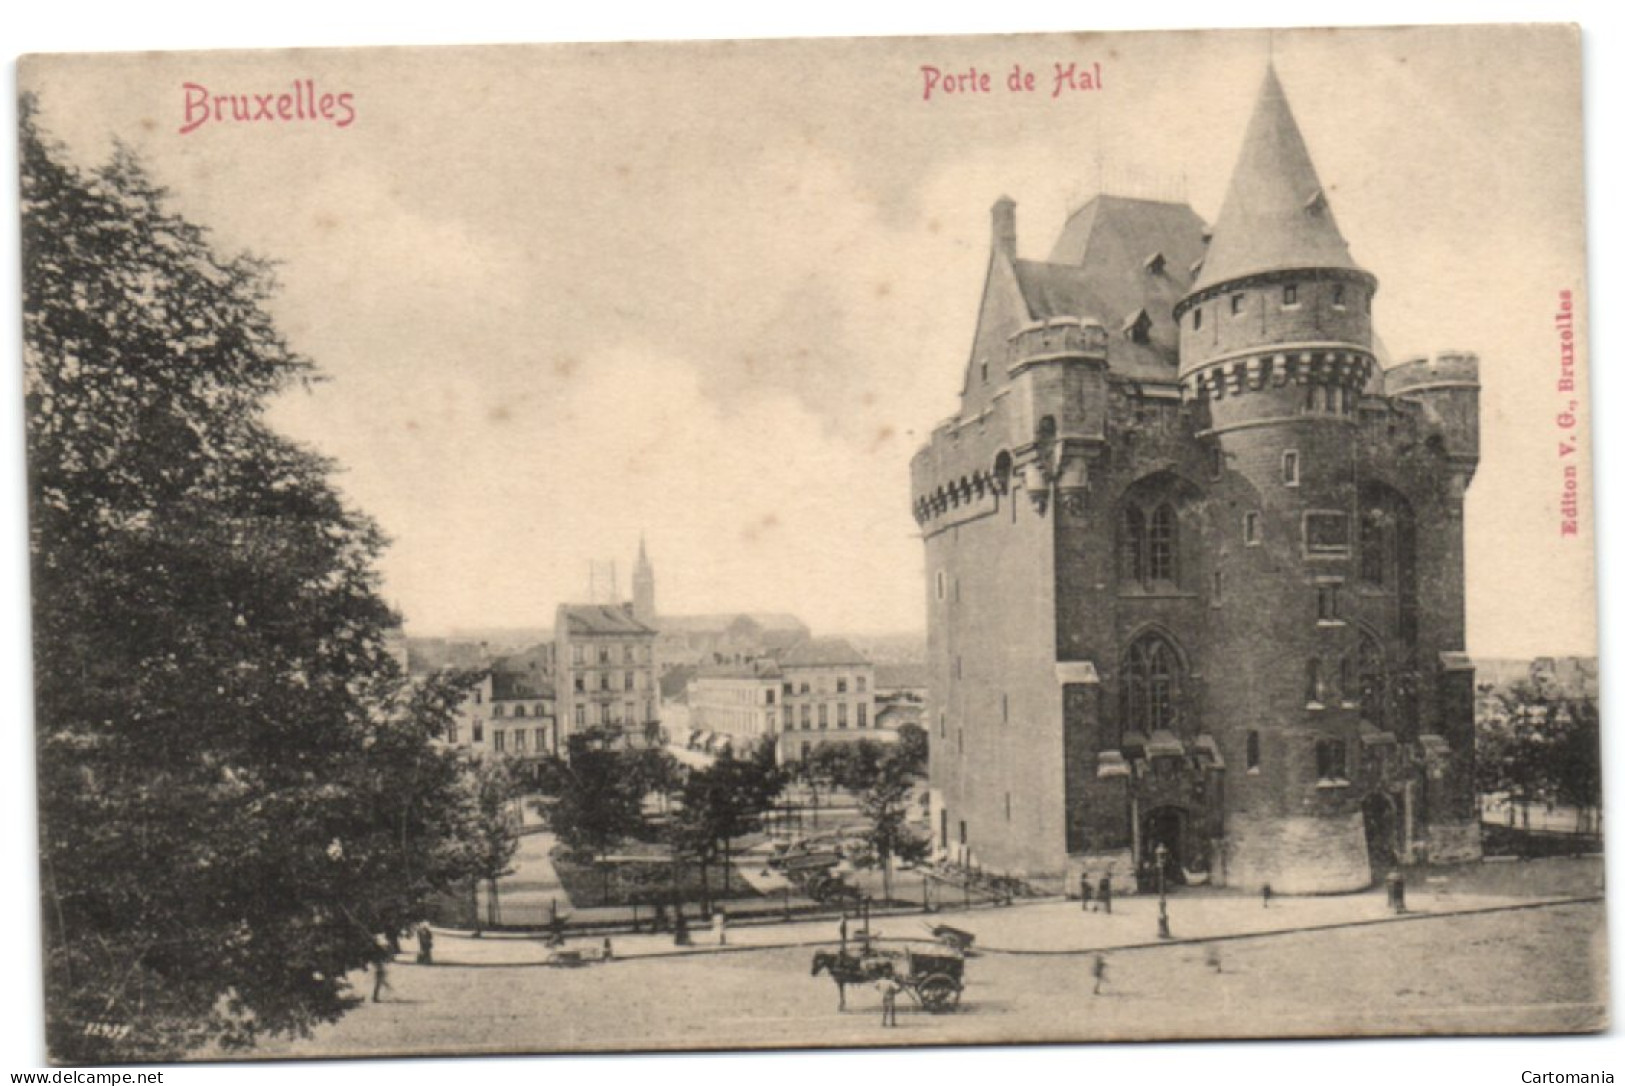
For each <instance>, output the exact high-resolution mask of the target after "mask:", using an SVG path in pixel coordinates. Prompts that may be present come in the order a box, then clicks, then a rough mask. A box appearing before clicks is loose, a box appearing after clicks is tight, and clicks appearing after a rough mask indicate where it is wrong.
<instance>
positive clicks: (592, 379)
mask: <svg viewBox="0 0 1625 1086" xmlns="http://www.w3.org/2000/svg"><path fill="white" fill-rule="evenodd" d="M1271 49H1273V53H1274V57H1275V62H1276V64H1277V67H1278V70H1279V72H1280V75H1281V79H1282V82H1283V83H1284V85H1285V87H1286V90H1287V94H1288V97H1289V99H1290V101H1291V103H1292V106H1293V109H1294V111H1295V113H1296V115H1297V117H1298V120H1299V123H1300V125H1301V127H1302V128H1303V130H1304V134H1305V137H1306V140H1307V142H1308V144H1309V148H1310V151H1311V153H1312V154H1313V156H1314V158H1315V162H1316V165H1317V167H1318V169H1319V172H1320V175H1321V179H1322V181H1323V183H1324V184H1325V185H1326V187H1327V190H1328V193H1329V196H1330V199H1331V203H1332V206H1333V208H1334V210H1335V212H1336V215H1337V219H1338V222H1339V224H1340V225H1341V227H1342V229H1343V232H1344V234H1345V236H1346V237H1347V238H1348V240H1349V242H1350V244H1351V248H1352V251H1353V253H1354V255H1355V257H1356V259H1357V260H1359V261H1360V262H1361V263H1362V264H1363V265H1364V266H1365V267H1366V268H1368V269H1370V270H1371V271H1373V272H1374V273H1375V274H1376V275H1377V276H1378V278H1379V279H1380V280H1381V284H1382V285H1381V290H1380V293H1379V295H1378V298H1377V303H1376V312H1377V321H1378V327H1379V330H1380V332H1381V334H1382V335H1383V338H1384V340H1385V341H1386V343H1387V345H1388V346H1389V348H1390V350H1391V351H1392V353H1393V354H1394V356H1395V357H1396V359H1398V358H1404V357H1409V356H1411V355H1413V354H1416V353H1420V352H1425V351H1433V350H1438V349H1441V348H1463V349H1471V350H1476V351H1477V352H1478V353H1479V355H1480V357H1481V359H1482V366H1483V379H1484V385H1485V391H1484V400H1483V422H1484V442H1483V443H1484V456H1483V461H1482V463H1481V465H1480V469H1479V473H1478V477H1477V479H1476V480H1475V482H1474V484H1473V488H1472V490H1471V492H1470V497H1469V501H1468V514H1467V515H1468V566H1469V611H1468V626H1469V646H1468V647H1469V649H1470V650H1472V651H1474V652H1477V653H1480V654H1485V655H1500V654H1520V653H1537V652H1570V651H1593V646H1594V633H1593V623H1592V616H1593V613H1594V603H1593V588H1592V574H1591V561H1590V554H1591V552H1590V545H1589V518H1587V521H1588V523H1587V524H1586V528H1587V531H1588V534H1587V535H1586V536H1585V537H1583V538H1582V539H1580V540H1578V541H1572V540H1571V541H1564V540H1561V539H1560V538H1559V536H1558V534H1557V511H1556V507H1557V501H1558V497H1559V489H1560V481H1561V477H1560V468H1559V466H1558V461H1557V454H1556V448H1557V440H1558V437H1559V432H1558V430H1557V428H1556V424H1555V421H1554V418H1555V415H1556V413H1557V411H1558V410H1559V409H1560V406H1561V402H1560V398H1559V396H1558V394H1557V392H1556V390H1555V380H1556V369H1557V343H1556V337H1555V332H1554V330H1553V328H1552V319H1551V318H1552V313H1553V311H1554V308H1555V306H1556V299H1557V294H1558V291H1559V290H1561V289H1564V288H1570V289H1574V290H1576V291H1579V290H1581V289H1582V288H1583V268H1584V251H1583V244H1584V232H1583V226H1582V222H1581V208H1582V193H1581V187H1580V186H1581V173H1580V169H1579V165H1578V163H1579V140H1580V134H1579V128H1578V114H1579V85H1578V74H1577V72H1576V70H1575V68H1574V66H1573V62H1574V60H1575V54H1574V53H1573V51H1572V41H1571V40H1570V39H1569V37H1568V36H1567V34H1566V32H1564V31H1560V30H1547V31H1543V32H1533V31H1529V30H1519V29H1509V28H1502V29H1478V30H1464V29H1454V30H1448V31H1443V30H1410V31H1360V30H1344V31H1300V32H1276V34H1275V35H1274V37H1273V43H1272V42H1271V41H1270V39H1269V38H1268V37H1266V35H1265V34H1263V33H1261V32H1234V33H1224V34H1218V33H1203V34H1159V35H1112V36H1098V35H1069V36H1054V37H1030V38H966V39H938V40H925V39H887V40H880V39H870V40H856V41H845V42H832V41H825V42H802V43H797V42H777V43H751V44H727V43H721V44H689V45H638V46H597V47H499V48H490V49H479V50H474V49H466V48H448V49H436V50H397V51H389V50H376V51H356V52H346V51H329V52H283V53H252V54H243V53H237V54H231V53H218V54H186V55H168V56H165V55H129V56H124V57H105V56H104V57H97V58H88V59H86V58H73V59H68V58H63V59H57V60H52V61H48V62H40V63H36V64H34V65H32V66H30V67H26V68H25V69H24V71H23V74H22V79H23V82H24V84H25V85H26V86H29V87H31V88H33V89H35V90H37V91H38V92H39V94H40V98H41V105H42V115H43V121H44V124H45V126H46V127H47V128H48V129H49V130H50V131H51V132H52V134H53V135H55V136H56V137H57V138H59V139H61V140H63V141H64V142H66V143H67V144H68V145H69V147H70V148H71V150H72V151H73V153H74V154H75V155H76V156H78V157H79V158H81V159H82V160H84V161H86V162H89V161H94V160H96V159H98V158H100V157H103V156H104V155H105V154H106V152H107V150H108V148H109V146H110V143H111V140H112V139H113V138H114V137H117V138H120V139H123V140H124V141H126V142H127V143H130V144H131V145H133V146H134V147H135V148H136V149H137V150H138V151H139V152H140V153H141V154H142V155H143V156H144V157H145V159H146V160H147V162H148V163H149V165H150V166H151V168H152V170H153V172H154V173H155V174H156V175H157V176H158V178H159V179H160V180H161V181H162V182H163V183H165V184H166V185H168V186H169V187H170V188H171V189H172V191H173V195H174V200H175V204H176V206H177V207H178V208H179V209H180V210H182V211H183V212H184V213H185V214H187V215H188V216H190V217H192V218H193V219H195V220H197V221H199V222H202V223H204V224H206V225H208V226H209V227H210V228H211V229H212V230H213V231H214V236H215V238H216V240H217V241H218V243H219V244H220V245H221V246H222V247H224V248H228V249H249V250H253V251H255V252H257V253H261V254H264V255H267V256H270V257H273V258H275V259H277V260H279V261H280V262H281V265H282V267H281V276H282V279H283V282H284V291H283V293H282V295H281V297H280V298H279V299H278V301H277V302H276V306H275V308H276V313H277V315H278V317H279V318H280V321H281V323H282V325H283V327H284V328H285V330H286V331H287V333H288V335H289V336H290V338H291V339H292V341H293V342H294V344H295V345H296V346H297V347H298V349H300V350H301V351H302V352H304V353H305V354H307V355H308V356H310V357H311V358H312V359H313V360H315V361H316V362H317V364H318V365H319V366H320V368H321V369H322V370H323V371H324V372H325V373H326V374H327V375H328V376H329V377H330V378H331V380H329V381H328V382H326V383H324V384H322V385H320V386H318V387H317V388H316V389H315V390H314V391H312V392H310V393H304V392H300V393H297V394H294V395H290V396H288V397H287V398H285V400H284V401H283V402H281V403H279V404H278V406H277V410H276V419H277V421H278V423H279V424H280V425H281V427H282V428H283V429H285V430H286V431H287V432H288V433H290V434H292V435H294V436H296V437H298V438H299V439H301V440H304V441H307V442H309V443H310V444H312V445H314V446H316V447H318V448H320V449H322V450H323V451H325V452H327V453H329V454H331V455H332V456H333V457H335V458H336V459H337V460H338V461H339V462H340V463H341V464H342V465H343V468H344V472H343V474H342V476H341V478H340V483H341V485H342V486H343V488H344V489H345V491H346V492H347V493H348V494H349V496H350V497H351V498H352V499H353V501H354V502H355V503H356V504H357V505H359V506H361V507H362V508H364V509H366V510H367V511H368V512H370V513H371V514H372V515H373V516H374V517H376V518H377V519H378V520H379V521H380V523H381V524H382V525H383V526H384V528H385V530H386V531H387V532H388V533H389V534H390V535H391V536H392V538H393V539H394V545H393V547H392V548H391V550H390V552H389V555H388V557H387V558H386V560H385V562H384V573H385V579H386V591H387V594H388V595H389V597H390V598H391V599H392V600H393V601H395V602H396V603H397V605H399V606H400V607H401V608H402V609H403V610H404V612H405V614H406V616H407V620H408V627H409V630H410V631H411V632H415V633H436V632H444V631H447V630H451V629H454V628H457V627H473V626H482V627H484V626H499V625H544V624H547V623H549V622H550V621H551V616H552V611H553V608H554V606H555V604H557V603H558V602H560V601H563V600H569V599H574V598H580V597H582V596H583V595H584V593H585V592H586V588H587V584H586V582H587V569H588V563H589V561H590V560H593V559H600V560H607V559H617V560H619V563H620V567H621V576H622V579H623V584H624V582H625V579H626V577H627V574H628V573H629V568H630V563H631V558H632V556H633V554H634V553H635V550H636V546H637V540H638V535H639V532H640V531H641V532H645V533H646V534H647V537H648V544H649V550H650V553H651V556H652V557H653V559H654V562H655V564H656V571H657V577H658V583H659V592H660V596H661V606H662V608H663V609H665V610H668V611H695V610H730V609H745V608H750V609H763V610H768V609H771V610H787V611H793V612H796V613H798V614H800V615H801V616H802V617H803V618H805V619H806V620H807V621H808V622H809V623H811V624H812V625H813V626H814V627H815V628H817V629H820V630H825V631H833V630H843V631H854V632H856V631H885V630H909V629H919V628H922V627H923V606H922V605H923V597H924V577H923V572H922V562H921V554H922V548H921V544H920V542H919V540H918V538H917V537H916V535H915V526H914V523H913V520H912V519H911V517H910V515H909V512H908V509H909V493H908V471H907V466H908V459H909V457H910V455H911V454H912V453H913V451H914V450H915V449H916V448H917V447H918V445H919V444H920V443H921V442H922V441H923V439H924V436H925V435H926V433H927V432H928V431H929V429H930V427H931V426H932V424H933V423H935V422H936V421H937V420H939V419H940V418H942V417H944V416H946V415H948V414H949V413H951V412H952V411H953V409H954V401H955V395H956V392H957V389H958V382H959V377H960V371H961V367H962V365H963V362H964V358H965V354H966V352H967V351H968V349H969V345H970V338H971V333H972V327H973V322H974V318H975V307H976V302H977V297H978V292H979V290H980V286H981V279H982V275H983V272H984V270H985V264H986V252H987V212H988V207H989V205H990V204H991V203H992V202H993V201H994V200H995V199H996V198H997V197H998V196H999V195H1000V194H1008V195H1009V196H1011V197H1012V198H1014V199H1015V200H1016V201H1017V203H1018V205H1019V211H1018V215H1019V225H1020V233H1021V251H1022V254H1023V255H1025V256H1030V257H1043V256H1044V255H1045V254H1046V253H1047V252H1048V249H1049V245H1050V243H1051V242H1052V241H1053V239H1054V238H1055V236H1056V235H1057V233H1058V232H1059V230H1060V228H1061V225H1062V223H1063V222H1064V220H1065V216H1066V214H1067V212H1068V210H1069V209H1070V208H1072V207H1075V206H1076V205H1077V204H1079V203H1081V202H1082V201H1083V200H1084V199H1087V198H1088V197H1089V196H1090V195H1092V194H1093V193H1094V192H1095V191H1096V190H1097V188H1098V187H1099V184H1100V182H1101V179H1102V178H1104V179H1105V180H1106V183H1107V187H1108V189H1109V190H1110V191H1115V192H1121V193H1125V194H1129V195H1146V194H1150V195H1158V196H1168V195H1172V194H1178V193H1183V194H1184V196H1185V197H1186V198H1187V199H1188V200H1189V201H1190V202H1191V204H1192V205H1193V206H1194V207H1195V208H1196V210H1197V211H1198V213H1200V214H1202V215H1203V216H1204V217H1206V218H1208V219H1209V220H1210V221H1211V219H1212V218H1213V217H1214V216H1215V215H1216V213H1217V210H1218V206H1219V202H1220V200H1221V199H1222V196H1223V192H1224V187H1225V183H1226V181H1227V179H1228V173H1229V170H1230V167H1231V165H1232V164H1233V162H1234V159H1235V156H1236V154H1237V151H1238V147H1239V143H1240V139H1241V136H1242V131H1243V129H1244V127H1245V124H1246V119H1247V116H1248V113H1249V112H1250V109H1251V104H1252V99H1253V96H1254V93H1255V91H1256V88H1257V85H1258V82H1259V80H1260V78H1261V76H1262V72H1263V67H1264V64H1265V61H1266V58H1267V56H1268V55H1269V53H1270V51H1271ZM1057 62H1061V63H1063V64H1065V63H1073V62H1076V63H1078V64H1079V65H1080V66H1082V65H1086V64H1090V63H1094V62H1099V63H1100V65H1101V66H1102V70H1103V73H1104V86H1103V88H1102V89H1101V90H1099V91H1095V92H1091V93H1088V94H1066V93H1063V94H1062V95H1061V96H1059V97H1052V96H1051V95H1050V93H1049V84H1050V76H1051V74H1052V73H1053V70H1054V66H1055V64H1056V63H1057ZM1015 64H1021V65H1023V66H1024V67H1026V68H1028V69H1031V70H1033V71H1035V72H1036V73H1037V77H1038V78H1037V83H1038V90H1037V91H1036V92H1034V93H1031V94H1021V95H1015V94H1010V93H1008V92H1007V91H1005V90H1003V82H1004V77H1005V76H1006V75H1007V74H1008V72H1009V71H1010V69H1011V67H1012V66H1013V65H1015ZM922 65H932V66H935V67H937V68H940V69H943V70H945V71H964V70H967V69H969V68H970V67H972V66H975V67H976V68H977V69H979V70H981V71H986V72H989V73H992V76H993V91H992V92H991V93H988V94H976V95H970V94H967V95H956V96H952V97H942V96H939V97H936V98H933V99H932V100H930V101H926V100H925V99H924V96H923V94H922V78H921V74H920V68H921V66H922ZM296 79H310V80H314V81H315V83H316V87H317V93H318V94H320V93H323V92H329V91H331V92H334V93H338V92H344V93H349V94H352V95H353V96H354V103H355V109H356V120H355V122H354V123H353V124H351V125H349V126H347V127H344V128H339V127H336V126H334V125H331V124H322V123H275V124H273V123H259V124H243V125H238V124H222V125H217V124H208V125H205V126H203V127H201V128H199V129H198V130H196V131H193V132H191V133H188V134H184V135H183V134H181V133H180V131H179V129H180V127H181V124H182V122H183V119H184V118H183V103H184V92H183V90H182V86H183V84H185V83H187V82H191V83H194V84H199V85H203V86H207V87H208V88H209V89H210V91H211V92H212V93H218V94H227V93H237V94H245V93H260V94H267V93H273V92H283V91H286V90H288V89H290V88H291V86H292V84H293V82H294V80H296ZM1563 400H1566V397H1564V398H1563ZM1587 482H1588V483H1589V480H1587ZM1585 496H1586V495H1582V497H1585ZM1537 590H1538V599H1539V604H1538V606H1537V605H1535V604H1533V603H1532V601H1533V600H1534V599H1536V598H1537Z"/></svg>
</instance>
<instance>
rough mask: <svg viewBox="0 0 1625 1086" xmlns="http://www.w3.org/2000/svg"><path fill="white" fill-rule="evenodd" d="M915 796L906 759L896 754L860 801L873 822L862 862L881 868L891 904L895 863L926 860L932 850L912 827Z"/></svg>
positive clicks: (879, 770) (878, 768) (884, 894)
mask: <svg viewBox="0 0 1625 1086" xmlns="http://www.w3.org/2000/svg"><path fill="white" fill-rule="evenodd" d="M913 793H914V778H913V774H912V771H911V770H910V768H909V766H908V763H907V761H906V759H905V758H903V757H899V756H897V754H895V753H894V754H893V756H891V757H887V758H883V759H882V760H881V761H880V763H879V764H878V765H877V766H876V769H875V777H874V780H873V781H872V782H871V783H870V785H869V787H868V788H867V789H866V790H865V791H864V792H863V795H862V797H861V799H860V801H859V806H860V807H861V809H862V811H863V815H864V817H865V818H867V819H868V820H869V827H868V829H867V830H866V831H864V834H863V838H862V840H863V844H864V851H863V853H862V854H861V855H860V857H859V862H860V863H862V864H867V865H870V866H875V867H879V868H880V878H881V887H882V890H881V895H882V897H884V898H885V899H886V900H887V901H890V900H891V868H892V861H893V860H894V859H899V860H903V861H904V862H909V863H912V862H917V861H919V860H923V859H924V858H925V856H926V853H927V851H928V850H929V847H930V845H929V842H928V841H927V840H926V839H925V838H924V837H922V836H921V835H919V834H916V833H915V832H914V831H913V830H911V829H909V827H908V822H907V818H908V804H909V800H910V799H911V798H912V796H913Z"/></svg>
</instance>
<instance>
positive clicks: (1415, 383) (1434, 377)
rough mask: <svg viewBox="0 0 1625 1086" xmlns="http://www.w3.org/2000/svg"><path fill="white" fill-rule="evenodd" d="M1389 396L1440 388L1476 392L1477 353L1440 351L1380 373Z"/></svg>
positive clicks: (1477, 385)
mask: <svg viewBox="0 0 1625 1086" xmlns="http://www.w3.org/2000/svg"><path fill="white" fill-rule="evenodd" d="M1383 380H1384V382H1385V387H1386V388H1387V390H1388V395H1390V396H1404V395H1411V394H1415V393H1418V392H1427V391H1432V390H1434V389H1440V388H1458V389H1470V390H1472V391H1477V390H1478V387H1479V384H1478V356H1477V355H1476V354H1472V353H1471V352H1468V351H1443V352H1440V353H1439V354H1436V355H1433V356H1431V357H1427V356H1424V357H1421V358H1413V359H1410V360H1409V361H1406V362H1401V363H1400V364H1399V365H1397V366H1394V367H1392V368H1390V369H1389V370H1388V371H1387V372H1386V373H1385V374H1383Z"/></svg>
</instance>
